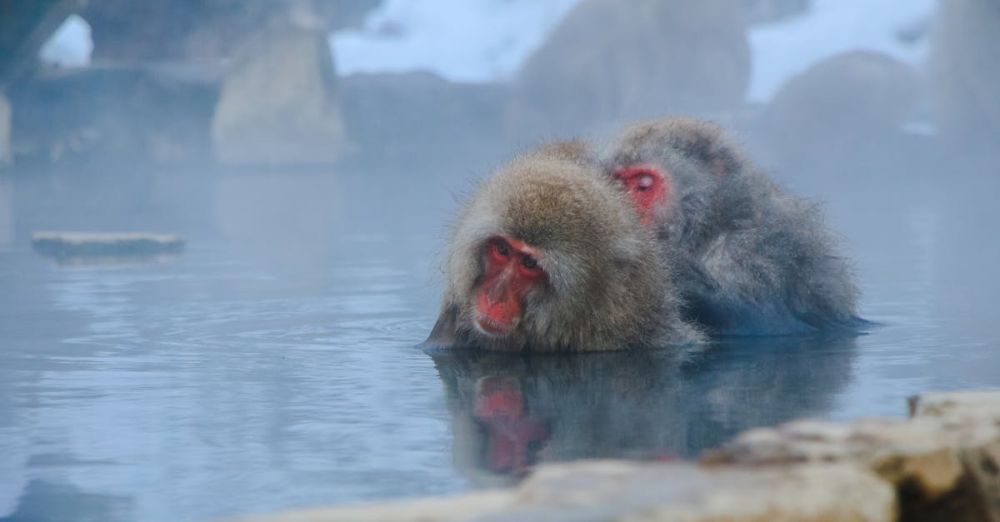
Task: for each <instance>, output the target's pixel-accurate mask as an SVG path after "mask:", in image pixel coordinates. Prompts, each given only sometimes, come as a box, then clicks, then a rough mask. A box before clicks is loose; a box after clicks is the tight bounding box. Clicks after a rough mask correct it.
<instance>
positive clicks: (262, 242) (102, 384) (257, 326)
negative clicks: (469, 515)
mask: <svg viewBox="0 0 1000 522" xmlns="http://www.w3.org/2000/svg"><path fill="white" fill-rule="evenodd" d="M462 174H467V173H462ZM61 176H62V177H56V175H55V174H45V173H43V174H38V173H30V175H29V173H20V174H18V175H16V176H13V177H9V178H6V179H4V180H3V181H2V182H0V196H3V197H0V202H3V201H9V202H12V206H11V205H8V208H7V212H6V213H5V214H3V215H2V216H0V339H2V344H0V520H3V521H10V520H18V521H25V520H65V519H74V520H95V521H96V520H102V521H115V520H123V521H124V520H146V521H161V520H162V521H166V520H178V519H180V520H212V519H218V518H225V517H232V516H239V515H246V514H253V513H263V512H270V511H276V510H282V509H288V508H300V507H308V506H316V505H324V504H340V503H351V502H359V501H366V500H374V499H385V498H397V497H405V496H416V495H429V494H441V493H451V492H459V491H463V490H468V489H470V488H474V487H481V486H489V485H497V484H506V483H510V482H511V481H513V480H515V479H516V477H518V476H521V475H523V474H524V473H525V472H526V470H527V469H528V468H529V467H530V465H531V464H532V463H534V462H537V461H546V460H569V459H578V458H590V457H624V458H639V459H664V458H667V459H669V458H676V457H689V456H692V455H695V454H697V453H698V452H699V451H701V450H702V449H704V448H706V447H710V446H713V445H717V444H719V443H721V442H724V441H725V440H726V439H727V438H729V437H730V436H732V435H733V434H734V433H735V432H736V431H739V430H741V429H745V428H748V427H753V426H760V425H770V424H774V423H777V422H781V421H784V420H787V419H791V418H796V417H801V416H811V417H819V418H829V419H851V418H857V417H860V416H867V415H891V416H901V415H903V413H904V410H905V405H904V400H905V398H906V397H907V396H908V395H911V394H915V393H920V392H923V391H927V390H942V389H958V388H972V387H984V386H1000V321H997V319H998V315H997V313H996V307H995V306H996V305H995V302H996V298H995V296H996V295H997V290H998V289H1000V288H998V286H1000V285H998V283H997V280H996V277H995V276H996V267H997V266H1000V265H998V263H1000V245H998V241H997V239H996V232H995V231H996V230H997V225H998V224H1000V219H998V218H997V216H996V212H995V195H996V194H997V193H998V191H997V187H998V185H1000V183H998V182H997V181H996V180H995V177H990V176H992V174H991V175H990V176H987V175H971V176H969V177H967V178H964V179H963V180H961V181H960V182H954V183H950V184H949V186H948V187H947V189H946V190H945V189H943V188H942V187H937V186H932V187H914V186H907V187H905V189H903V190H901V191H898V192H893V193H891V194H890V193H887V192H886V190H885V187H887V186H888V185H882V187H883V188H882V189H880V190H875V189H871V188H870V187H869V188H868V189H865V188H863V186H859V187H861V188H859V187H855V188H854V189H853V190H844V191H835V190H820V189H817V188H816V187H810V186H809V184H808V183H803V184H802V186H801V187H798V188H800V190H801V191H802V192H804V193H809V194H813V195H817V196H820V197H823V198H824V199H827V200H828V203H829V204H828V210H829V214H830V216H831V221H832V222H833V224H834V226H835V227H836V228H837V229H838V230H840V231H841V232H842V233H843V235H844V236H845V243H846V244H847V247H848V250H849V251H850V252H851V254H852V255H853V257H854V258H855V260H856V266H857V271H858V273H859V276H860V279H861V283H862V287H863V288H864V291H865V299H864V304H863V309H864V313H865V315H866V316H867V317H868V318H870V319H873V320H875V321H878V322H880V323H882V324H883V325H882V326H880V327H877V328H874V329H872V330H871V332H869V333H868V334H866V335H862V336H859V337H856V338H843V337H839V338H830V337H827V338H823V337H814V338H784V339H780V338H777V339H756V340H744V341H729V342H725V343H719V344H717V345H714V346H711V347H709V348H707V349H705V350H702V351H700V352H697V353H685V354H680V353H678V352H677V350H670V349H665V350H661V351H655V352H650V353H620V354H599V355H590V356H578V357H534V358H525V357H511V356H500V355H490V354H464V353H433V354H427V353H424V352H423V351H421V350H420V349H418V348H416V347H415V345H416V344H417V343H419V342H420V341H422V340H423V338H424V337H425V336H426V335H427V333H428V330H429V328H430V326H431V325H432V324H433V321H434V318H435V315H436V312H437V309H436V308H437V304H438V299H439V292H440V286H441V281H440V273H439V270H438V268H437V267H438V266H439V260H440V250H441V248H442V244H443V241H444V237H445V236H446V230H447V226H446V217H447V216H448V215H450V214H451V212H452V211H453V209H454V207H455V201H456V197H455V196H454V194H456V193H460V192H461V191H462V190H464V188H465V187H466V186H467V183H466V184H463V183H464V182H458V181H455V180H456V179H459V178H458V177H455V178H447V177H441V178H434V177H433V176H424V177H415V178H414V179H412V180H410V179H408V178H407V173H402V174H399V176H398V178H397V179H398V180H399V182H398V183H392V184H388V185H386V184H380V183H379V182H378V180H379V179H381V178H378V177H377V176H376V174H374V173H358V174H354V175H331V174H285V175H263V174H261V175H253V176H242V177H233V176H224V175H218V176H216V177H212V178H211V179H212V181H211V182H203V181H197V180H201V179H202V177H203V176H201V174H198V175H197V176H194V175H192V176H188V177H185V176H183V175H181V174H176V173H167V175H162V174H158V175H156V176H151V180H150V181H147V182H145V183H143V184H139V185H138V186H135V185H133V186H129V187H126V188H122V187H121V186H120V185H118V184H117V182H116V181H114V180H102V179H101V178H100V177H97V178H93V177H92V178H83V179H81V178H73V177H69V176H68V175H65V174H62V175H61ZM171 176H175V177H171ZM95 179H96V181H94V180H95ZM793 185H795V184H794V183H793ZM67 187H69V188H67ZM178 202H183V205H180V204H179V203H178ZM11 208H12V209H13V210H11ZM4 216H6V217H4ZM46 228H64V229H109V228H111V229H123V228H128V229H146V230H154V231H179V232H182V233H185V234H186V235H187V236H188V237H189V239H190V242H189V247H188V249H187V251H186V252H185V253H184V254H182V255H180V256H178V257H175V258H170V259H163V260H159V261H157V262H151V263H150V262H147V263H111V264H107V263H104V264H71V265H66V264H57V263H55V262H53V261H51V260H48V259H45V258H42V257H40V256H39V255H37V254H36V253H34V252H32V251H31V249H30V245H29V243H28V241H27V239H28V237H29V234H30V232H31V231H32V230H38V229H46Z"/></svg>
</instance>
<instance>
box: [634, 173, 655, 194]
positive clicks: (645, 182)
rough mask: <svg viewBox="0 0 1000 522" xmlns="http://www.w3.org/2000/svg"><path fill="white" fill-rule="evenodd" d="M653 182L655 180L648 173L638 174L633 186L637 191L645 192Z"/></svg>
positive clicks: (651, 186)
mask: <svg viewBox="0 0 1000 522" xmlns="http://www.w3.org/2000/svg"><path fill="white" fill-rule="evenodd" d="M655 182H656V181H655V180H654V179H653V176H650V175H648V174H646V175H642V176H639V180H638V181H637V182H636V184H635V188H636V190H638V191H639V192H646V191H647V190H649V189H651V188H653V184H654V183H655Z"/></svg>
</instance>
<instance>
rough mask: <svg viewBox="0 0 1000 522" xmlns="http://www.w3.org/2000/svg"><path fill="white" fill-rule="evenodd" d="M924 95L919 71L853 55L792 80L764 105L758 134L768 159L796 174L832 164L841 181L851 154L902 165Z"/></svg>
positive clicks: (816, 66) (819, 65)
mask: <svg viewBox="0 0 1000 522" xmlns="http://www.w3.org/2000/svg"><path fill="white" fill-rule="evenodd" d="M919 90H920V80H919V77H918V74H917V72H916V71H915V70H913V68H912V67H910V66H909V65H906V64H904V63H902V62H900V61H898V60H896V59H894V58H892V57H890V56H888V55H884V54H881V53H877V52H871V51H852V52H847V53H842V54H838V55H836V56H833V57H831V58H827V59H825V60H822V61H820V62H818V63H816V64H814V65H813V66H811V67H809V68H808V69H806V70H805V71H804V72H802V73H800V74H798V75H796V76H794V77H792V78H791V79H789V80H788V81H787V82H786V83H785V84H784V85H783V86H782V87H781V89H779V90H778V92H777V93H776V94H775V96H774V98H773V99H772V100H771V101H770V102H769V103H768V104H767V106H766V107H764V109H763V111H762V114H761V115H760V117H759V121H758V123H757V129H756V133H757V134H758V135H759V138H760V141H761V142H762V145H763V146H762V149H763V150H762V151H761V152H762V154H761V156H762V161H763V163H765V164H773V165H777V166H780V167H781V170H787V171H793V172H799V171H802V170H807V169H816V168H822V167H823V166H826V165H828V164H829V165H830V167H831V170H832V171H833V172H835V173H839V175H841V176H842V175H844V172H845V171H849V170H850V169H848V168H846V167H845V164H844V163H845V156H847V158H851V159H854V158H857V157H859V156H861V157H869V156H873V155H874V156H878V155H887V156H890V158H888V159H889V163H890V165H892V162H893V161H895V162H896V164H898V162H899V159H898V157H899V156H900V154H899V152H898V150H897V149H896V148H894V146H895V145H901V144H902V143H905V141H904V139H905V138H904V136H903V127H904V125H905V124H906V123H908V122H910V121H911V119H912V118H913V116H914V113H915V112H916V107H917V99H918V93H919ZM897 142H902V143H897ZM845 151H850V154H845ZM887 151H888V152H887ZM855 161H856V160H855ZM856 170H861V171H863V172H866V173H867V172H870V171H875V172H878V171H879V170H880V169H856ZM882 170H884V169H882Z"/></svg>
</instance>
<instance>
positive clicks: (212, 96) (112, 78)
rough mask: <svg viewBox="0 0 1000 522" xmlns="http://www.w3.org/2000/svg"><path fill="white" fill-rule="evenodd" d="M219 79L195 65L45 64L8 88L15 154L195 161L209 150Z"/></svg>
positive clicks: (53, 158) (77, 160)
mask: <svg viewBox="0 0 1000 522" xmlns="http://www.w3.org/2000/svg"><path fill="white" fill-rule="evenodd" d="M217 83H218V81H217V79H214V78H212V77H211V76H210V75H206V74H202V73H201V72H200V71H196V70H180V69H170V68H162V67H153V66H135V67H131V66H129V67H118V66H98V67H88V68H82V69H66V70H50V71H46V72H44V73H42V74H39V75H36V76H34V77H32V78H30V79H27V80H25V81H22V82H19V83H18V84H17V85H15V86H13V87H12V88H11V90H10V91H9V94H10V97H11V101H12V102H13V104H14V106H15V107H17V111H16V112H15V113H14V117H13V123H12V127H13V134H12V135H13V149H14V154H15V156H16V158H15V159H19V160H21V159H23V160H24V161H25V162H26V163H30V162H38V161H41V162H48V161H67V162H74V165H79V164H80V163H81V162H84V163H86V162H109V161H110V162H133V161H155V162H196V161H204V160H206V159H208V158H209V157H210V148H209V141H210V140H209V127H210V123H211V118H212V109H213V107H214V106H215V102H216V99H217V98H218V86H217Z"/></svg>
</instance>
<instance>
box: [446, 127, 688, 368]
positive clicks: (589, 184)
mask: <svg viewBox="0 0 1000 522" xmlns="http://www.w3.org/2000/svg"><path fill="white" fill-rule="evenodd" d="M581 150H585V149H580V148H579V147H578V146H576V145H567V146H566V147H561V146H547V147H544V148H543V149H542V150H541V151H539V152H536V153H534V154H529V155H526V156H522V157H519V158H517V159H515V160H513V161H512V162H510V163H509V164H508V165H506V166H505V167H503V168H501V169H500V171H499V172H497V173H496V174H495V175H494V176H493V177H492V178H490V179H488V180H487V181H485V182H484V183H483V184H482V185H481V186H480V187H479V189H478V190H477V191H476V193H475V194H474V195H473V196H472V198H471V200H470V201H469V203H468V205H467V206H466V208H465V209H464V211H463V212H462V213H461V215H460V217H459V219H458V223H457V226H456V228H455V231H454V235H453V237H452V240H451V245H450V248H449V251H450V254H449V256H448V259H447V266H446V272H447V289H446V291H445V296H444V305H443V309H442V311H441V315H440V318H439V319H438V321H437V324H436V325H435V326H434V330H433V331H432V332H431V335H430V337H429V338H428V340H427V344H429V345H433V346H452V345H458V346H475V347H479V348H484V349H490V350H505V351H539V352H556V351H580V352H586V351H599V350H615V349H622V348H626V347H646V346H654V345H664V344H673V343H688V342H694V341H698V340H700V339H701V335H700V333H699V332H698V330H696V329H695V328H692V327H691V326H689V325H688V324H686V323H685V322H684V321H682V320H681V318H680V312H679V308H678V302H677V299H676V296H675V291H674V289H673V287H672V283H671V273H670V271H669V264H668V262H669V259H668V256H665V255H662V254H661V253H660V251H659V249H660V245H658V243H657V242H656V241H655V240H654V239H653V234H652V233H651V231H650V230H649V229H648V228H646V227H642V226H641V225H640V224H639V222H638V220H637V216H636V213H635V211H634V210H633V209H632V206H631V202H630V201H629V200H628V198H627V196H626V195H625V194H624V193H622V192H621V191H620V190H619V189H618V187H617V186H616V185H615V184H614V183H613V182H612V180H610V179H608V178H607V177H606V176H603V175H602V174H601V172H600V169H599V168H598V167H597V164H596V163H588V162H586V161H583V160H582V159H581V156H579V155H578V154H577V153H578V152H580V151H581ZM567 151H569V152H568V153H567Z"/></svg>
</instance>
